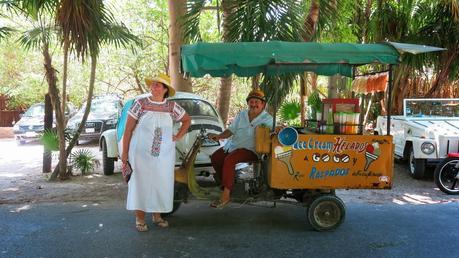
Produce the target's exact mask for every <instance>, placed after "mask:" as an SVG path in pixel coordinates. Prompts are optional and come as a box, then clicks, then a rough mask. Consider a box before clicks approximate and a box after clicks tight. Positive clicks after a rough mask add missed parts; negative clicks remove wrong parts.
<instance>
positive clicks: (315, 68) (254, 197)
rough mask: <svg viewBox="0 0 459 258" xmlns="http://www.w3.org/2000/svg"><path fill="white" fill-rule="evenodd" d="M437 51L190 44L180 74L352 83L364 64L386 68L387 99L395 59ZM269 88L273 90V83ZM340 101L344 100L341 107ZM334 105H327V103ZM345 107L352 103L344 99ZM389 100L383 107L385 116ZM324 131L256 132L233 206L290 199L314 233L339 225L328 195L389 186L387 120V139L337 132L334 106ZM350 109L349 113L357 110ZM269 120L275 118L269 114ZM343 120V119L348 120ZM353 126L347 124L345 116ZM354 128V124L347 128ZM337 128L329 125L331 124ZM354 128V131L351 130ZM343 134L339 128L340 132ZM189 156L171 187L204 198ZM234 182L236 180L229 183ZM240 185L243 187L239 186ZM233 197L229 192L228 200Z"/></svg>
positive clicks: (395, 46) (339, 205)
mask: <svg viewBox="0 0 459 258" xmlns="http://www.w3.org/2000/svg"><path fill="white" fill-rule="evenodd" d="M439 50H443V49H441V48H436V47H427V46H419V45H412V44H402V43H392V42H386V43H378V44H349V43H311V42H308V43H305V42H279V41H272V42H246V43H197V44H193V45H185V46H183V47H182V57H181V64H182V70H183V72H184V73H185V75H187V76H191V77H202V76H205V75H210V76H214V77H215V76H217V77H225V76H229V75H232V74H235V75H237V76H245V77H248V76H256V75H258V74H260V73H263V74H265V75H269V76H276V75H282V74H295V73H302V72H305V71H308V72H313V73H316V74H318V75H327V76H332V75H335V74H340V75H343V76H347V77H350V78H353V77H354V76H355V71H356V70H355V68H356V67H358V66H361V65H367V64H379V65H386V66H387V71H388V73H389V77H388V91H387V94H388V99H390V98H391V90H392V66H393V65H396V64H399V63H400V62H401V56H402V54H403V53H412V54H416V53H424V52H431V51H439ZM274 86H275V85H274ZM345 102H346V101H345ZM328 103H329V104H331V105H334V103H335V102H334V101H333V100H330V101H329V102H328ZM346 103H351V104H352V103H354V104H355V102H354V101H347V102H346ZM390 109H391V108H390V101H388V108H387V110H390ZM329 110H330V112H334V114H333V115H332V114H329V116H330V117H336V118H335V119H334V120H335V121H334V122H333V128H332V130H325V132H326V133H322V131H321V130H320V124H318V127H317V128H318V130H317V131H311V130H308V128H297V127H296V128H293V127H286V128H284V129H283V130H281V131H280V132H279V134H278V135H273V134H270V132H269V131H270V129H269V128H257V129H256V130H257V131H256V139H255V140H256V146H257V152H258V153H259V154H260V156H261V158H260V162H259V163H258V164H255V166H254V171H255V172H254V173H253V177H252V178H250V179H249V180H248V181H245V182H243V183H244V185H245V186H246V187H245V191H243V193H242V195H240V196H243V197H244V198H241V201H244V202H247V200H251V201H259V200H273V201H281V200H285V199H288V198H291V199H294V200H296V201H297V202H298V203H300V204H301V205H303V206H306V207H307V208H308V216H307V217H308V221H309V223H310V225H311V226H312V227H313V228H314V229H316V230H319V231H324V230H332V229H335V228H337V227H338V226H339V225H340V224H341V223H342V222H343V220H344V216H345V208H344V203H343V202H342V201H341V199H340V198H339V197H337V196H336V194H335V189H390V188H391V185H392V180H393V143H392V136H390V135H389V132H390V115H388V116H387V118H388V123H387V125H388V128H387V131H388V134H387V135H363V134H362V130H358V129H356V128H358V127H356V128H353V127H352V126H355V125H353V123H350V125H349V127H346V125H345V126H344V127H343V125H342V124H340V122H339V119H340V118H339V117H340V116H339V115H338V114H337V113H336V108H335V106H333V107H331V108H330V109H329ZM358 110H359V109H358V106H357V107H356V108H355V109H354V112H356V111H358ZM274 117H276V116H275V115H274ZM350 117H351V116H350ZM351 119H352V121H355V119H354V118H351ZM354 123H355V122H354ZM335 125H337V127H336V126H335ZM357 126H359V125H357ZM343 128H344V129H343ZM199 144H200V143H199V141H197V143H196V146H195V147H196V148H195V149H192V150H190V155H189V159H187V160H185V161H184V166H183V167H182V170H180V169H179V170H178V171H177V173H176V181H177V182H179V183H182V184H185V185H187V186H188V190H189V191H190V192H191V194H192V195H193V196H195V197H198V198H201V199H205V198H206V196H209V198H210V196H212V194H211V191H209V190H206V189H204V188H203V187H200V186H198V185H197V184H196V182H195V180H194V179H193V176H191V173H192V171H191V170H192V166H189V165H188V166H187V165H186V162H188V163H190V162H192V160H193V151H197V150H198V149H199ZM236 180H238V179H236ZM247 185H248V186H249V187H247ZM233 195H234V194H233Z"/></svg>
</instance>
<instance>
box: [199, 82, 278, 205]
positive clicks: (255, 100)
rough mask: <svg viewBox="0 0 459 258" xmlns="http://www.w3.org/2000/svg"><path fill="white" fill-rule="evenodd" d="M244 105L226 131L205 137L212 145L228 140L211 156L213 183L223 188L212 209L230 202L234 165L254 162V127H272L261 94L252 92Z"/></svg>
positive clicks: (260, 92)
mask: <svg viewBox="0 0 459 258" xmlns="http://www.w3.org/2000/svg"><path fill="white" fill-rule="evenodd" d="M246 101H247V105H248V109H244V110H242V111H241V112H240V113H239V114H238V115H237V116H236V118H235V119H234V120H233V122H232V123H231V125H230V126H229V127H228V129H226V130H225V131H224V132H222V133H220V134H213V133H209V134H208V137H209V139H212V140H214V141H218V140H220V139H226V138H229V137H231V138H230V139H229V140H228V141H227V143H226V144H225V146H223V147H222V148H220V149H218V150H217V151H215V152H214V153H213V154H212V156H211V161H212V166H213V167H214V169H215V173H216V174H215V180H216V181H217V182H219V183H221V185H222V187H223V192H222V194H221V196H220V199H219V200H216V201H214V202H212V203H211V204H210V206H211V207H214V208H223V207H225V206H226V205H227V204H228V203H229V202H230V201H231V198H230V195H231V191H232V190H233V185H234V176H235V167H236V164H237V163H243V162H252V161H256V160H258V156H257V154H256V152H255V127H257V126H261V125H263V126H267V127H269V128H272V126H273V117H272V116H271V115H270V114H268V112H266V111H265V107H266V98H265V94H264V93H263V91H261V90H260V89H254V90H252V91H251V92H250V93H249V95H248V96H247V98H246Z"/></svg>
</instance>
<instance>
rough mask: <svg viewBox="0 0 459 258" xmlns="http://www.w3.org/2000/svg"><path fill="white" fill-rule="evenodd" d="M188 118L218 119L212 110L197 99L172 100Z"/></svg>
mask: <svg viewBox="0 0 459 258" xmlns="http://www.w3.org/2000/svg"><path fill="white" fill-rule="evenodd" d="M173 101H175V102H176V103H177V104H179V105H180V106H181V107H183V108H184V109H185V111H186V112H187V113H188V115H190V116H209V117H213V118H215V119H218V115H217V113H216V112H215V110H214V108H213V107H212V106H211V105H210V104H209V103H207V102H204V101H201V100H197V99H174V100H173Z"/></svg>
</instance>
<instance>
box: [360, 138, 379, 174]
mask: <svg viewBox="0 0 459 258" xmlns="http://www.w3.org/2000/svg"><path fill="white" fill-rule="evenodd" d="M380 154H381V150H380V149H379V143H377V142H374V143H373V144H369V145H368V146H367V147H366V149H365V167H364V169H363V170H364V171H367V170H368V167H370V165H371V163H373V161H375V160H377V159H378V157H379V155H380Z"/></svg>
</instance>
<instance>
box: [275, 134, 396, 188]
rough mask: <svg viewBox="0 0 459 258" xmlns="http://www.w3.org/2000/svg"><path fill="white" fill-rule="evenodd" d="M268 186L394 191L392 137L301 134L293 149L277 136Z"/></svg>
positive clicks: (292, 146)
mask: <svg viewBox="0 0 459 258" xmlns="http://www.w3.org/2000/svg"><path fill="white" fill-rule="evenodd" d="M271 140H272V144H271V153H270V155H271V157H270V159H269V161H268V162H269V166H268V167H269V169H268V184H269V185H270V186H271V187H272V188H277V189H352V188H360V189H390V188H391V186H392V180H393V166H394V163H393V160H394V159H393V144H392V136H378V135H306V134H300V135H298V140H297V141H296V142H295V143H294V144H293V145H291V146H283V145H282V144H280V143H279V141H278V139H277V137H273V138H272V139H271Z"/></svg>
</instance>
